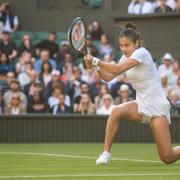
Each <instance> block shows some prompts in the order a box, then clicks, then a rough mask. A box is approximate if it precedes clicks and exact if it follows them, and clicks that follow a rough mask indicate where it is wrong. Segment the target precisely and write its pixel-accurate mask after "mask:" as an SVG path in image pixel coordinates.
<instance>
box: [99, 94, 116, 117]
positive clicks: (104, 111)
mask: <svg viewBox="0 0 180 180" xmlns="http://www.w3.org/2000/svg"><path fill="white" fill-rule="evenodd" d="M114 107H115V105H114V104H113V98H112V96H111V95H110V94H105V95H104V96H103V105H102V106H101V107H100V108H98V109H97V111H96V114H99V115H109V114H110V113H111V112H112V110H113V108H114Z"/></svg>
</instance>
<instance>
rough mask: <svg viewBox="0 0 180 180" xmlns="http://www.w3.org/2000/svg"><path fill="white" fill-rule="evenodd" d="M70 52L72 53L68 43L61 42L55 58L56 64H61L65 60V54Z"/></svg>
mask: <svg viewBox="0 0 180 180" xmlns="http://www.w3.org/2000/svg"><path fill="white" fill-rule="evenodd" d="M71 51H72V49H71V46H70V44H69V42H68V41H62V42H61V44H60V48H59V51H58V54H57V58H56V61H57V64H62V62H63V61H64V58H65V54H66V53H72V52H71Z"/></svg>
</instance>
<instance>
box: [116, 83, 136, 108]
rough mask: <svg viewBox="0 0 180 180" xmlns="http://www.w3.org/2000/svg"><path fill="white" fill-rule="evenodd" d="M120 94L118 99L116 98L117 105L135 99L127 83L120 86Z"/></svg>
mask: <svg viewBox="0 0 180 180" xmlns="http://www.w3.org/2000/svg"><path fill="white" fill-rule="evenodd" d="M118 94H119V97H116V99H115V100H114V104H115V105H118V104H122V103H125V102H129V101H133V100H134V99H133V98H131V97H130V94H131V92H130V89H129V86H128V85H127V84H122V85H121V86H120V89H119V91H118Z"/></svg>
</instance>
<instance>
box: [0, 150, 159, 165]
mask: <svg viewBox="0 0 180 180" xmlns="http://www.w3.org/2000/svg"><path fill="white" fill-rule="evenodd" d="M0 153H2V154H14V155H32V156H49V157H66V158H75V159H78V158H79V159H93V160H95V159H97V157H91V156H75V155H67V154H49V153H26V152H0ZM112 160H114V161H130V162H144V163H161V164H162V162H161V161H153V160H143V159H129V158H112Z"/></svg>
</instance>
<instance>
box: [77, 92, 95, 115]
mask: <svg viewBox="0 0 180 180" xmlns="http://www.w3.org/2000/svg"><path fill="white" fill-rule="evenodd" d="M77 112H78V113H81V114H94V113H95V106H94V104H93V103H92V101H91V97H90V96H89V94H86V93H85V94H82V96H81V100H80V103H79V105H78V107H77Z"/></svg>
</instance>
